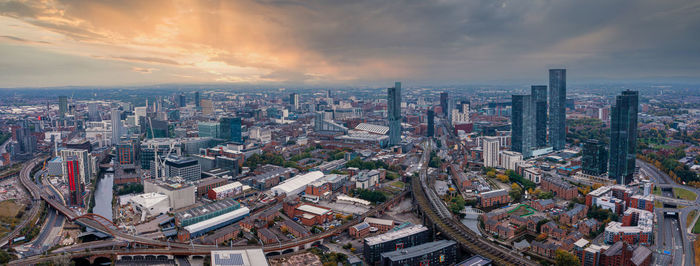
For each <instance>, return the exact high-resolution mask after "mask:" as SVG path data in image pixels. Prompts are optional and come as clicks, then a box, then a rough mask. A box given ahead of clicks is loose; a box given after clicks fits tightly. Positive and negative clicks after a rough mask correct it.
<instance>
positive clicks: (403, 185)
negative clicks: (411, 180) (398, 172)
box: [391, 181, 406, 189]
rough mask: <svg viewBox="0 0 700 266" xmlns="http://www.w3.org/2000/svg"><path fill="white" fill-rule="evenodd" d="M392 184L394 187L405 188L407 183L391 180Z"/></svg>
mask: <svg viewBox="0 0 700 266" xmlns="http://www.w3.org/2000/svg"><path fill="white" fill-rule="evenodd" d="M391 185H392V186H394V187H397V188H400V189H403V188H404V187H405V186H406V184H404V183H403V182H401V181H394V182H391Z"/></svg>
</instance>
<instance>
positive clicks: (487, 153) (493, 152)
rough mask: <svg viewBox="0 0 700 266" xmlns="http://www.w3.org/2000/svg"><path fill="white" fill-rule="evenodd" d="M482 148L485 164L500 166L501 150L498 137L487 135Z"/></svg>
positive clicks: (486, 165)
mask: <svg viewBox="0 0 700 266" xmlns="http://www.w3.org/2000/svg"><path fill="white" fill-rule="evenodd" d="M482 148H483V150H484V166H485V167H498V154H499V151H500V144H499V142H498V138H494V137H485V138H484V139H483V146H482Z"/></svg>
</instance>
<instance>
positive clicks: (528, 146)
mask: <svg viewBox="0 0 700 266" xmlns="http://www.w3.org/2000/svg"><path fill="white" fill-rule="evenodd" d="M512 105H513V110H512V112H511V150H512V151H516V152H519V153H520V154H522V155H523V158H529V157H530V156H532V150H533V148H534V147H535V133H536V131H535V127H536V125H535V112H534V111H535V108H534V101H533V100H532V95H513V96H512Z"/></svg>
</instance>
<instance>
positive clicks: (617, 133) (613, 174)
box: [608, 90, 639, 184]
mask: <svg viewBox="0 0 700 266" xmlns="http://www.w3.org/2000/svg"><path fill="white" fill-rule="evenodd" d="M638 108H639V93H638V92H637V91H630V90H627V91H623V92H622V94H621V95H618V96H617V97H616V99H615V106H613V107H612V110H611V112H610V116H611V118H610V158H609V160H610V162H609V167H610V169H609V170H608V177H609V178H610V179H615V180H616V181H617V183H618V184H628V183H629V182H630V181H632V175H633V174H634V168H635V166H636V165H635V159H636V153H637V112H638Z"/></svg>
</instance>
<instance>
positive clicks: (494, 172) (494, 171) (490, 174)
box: [486, 170, 496, 178]
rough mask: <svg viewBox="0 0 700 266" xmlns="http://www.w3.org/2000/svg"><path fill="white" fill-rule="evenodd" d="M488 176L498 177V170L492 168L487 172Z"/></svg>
mask: <svg viewBox="0 0 700 266" xmlns="http://www.w3.org/2000/svg"><path fill="white" fill-rule="evenodd" d="M486 176H488V177H489V178H494V177H496V170H491V171H488V172H486Z"/></svg>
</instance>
